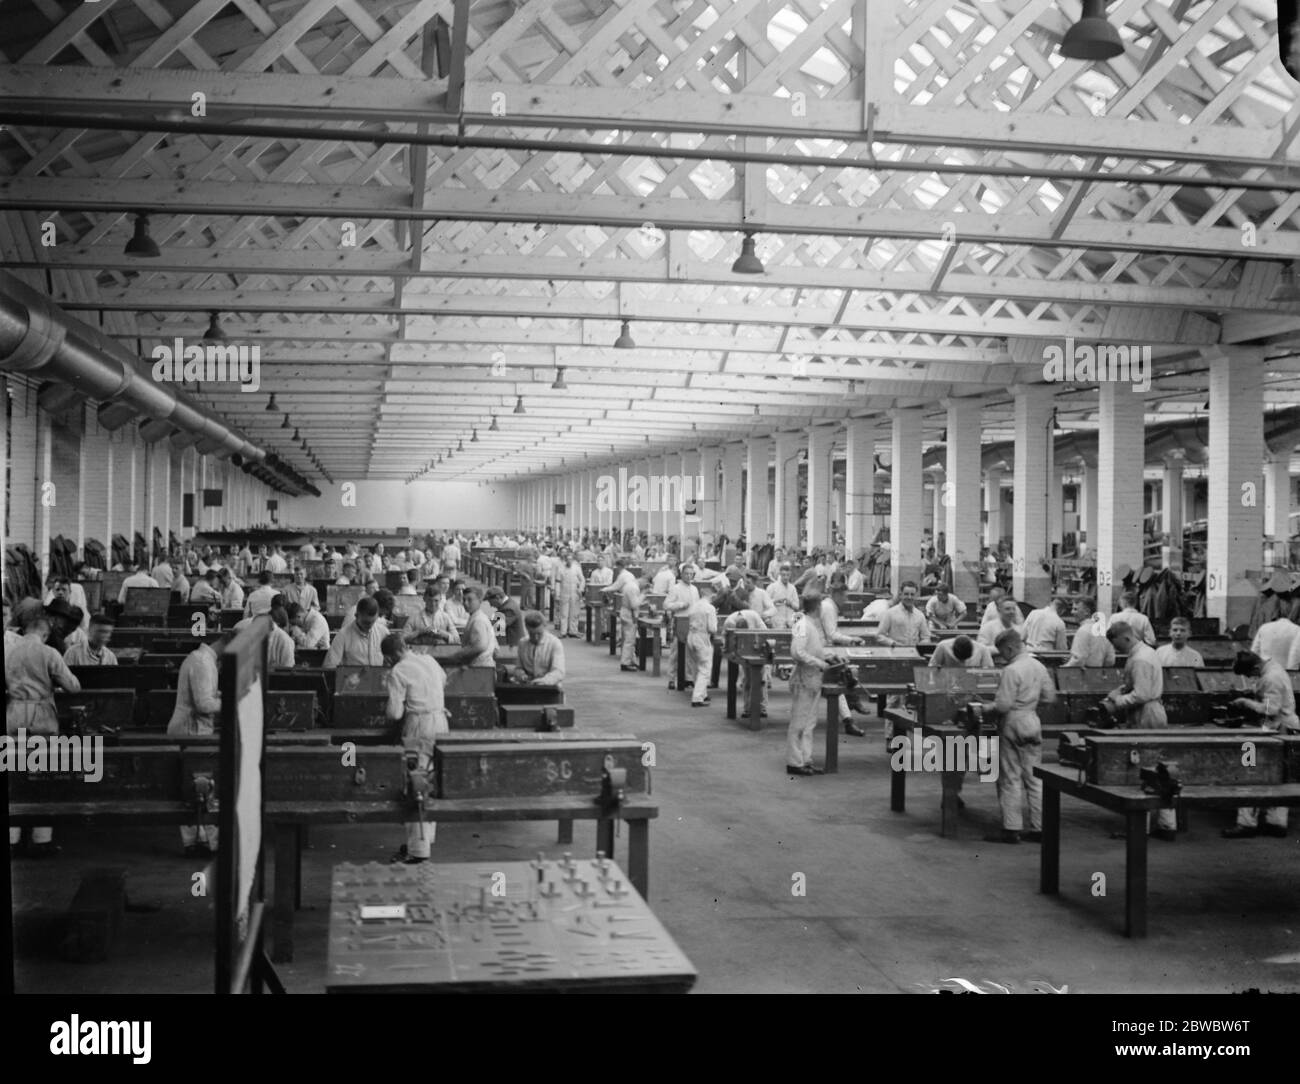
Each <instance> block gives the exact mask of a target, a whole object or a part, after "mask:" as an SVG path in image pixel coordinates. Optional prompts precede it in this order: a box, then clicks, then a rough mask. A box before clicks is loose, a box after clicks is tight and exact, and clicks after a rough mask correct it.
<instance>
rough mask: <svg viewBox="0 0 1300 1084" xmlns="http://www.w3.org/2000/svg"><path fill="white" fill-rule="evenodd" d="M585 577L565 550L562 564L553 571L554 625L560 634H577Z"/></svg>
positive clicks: (585, 587) (571, 552)
mask: <svg viewBox="0 0 1300 1084" xmlns="http://www.w3.org/2000/svg"><path fill="white" fill-rule="evenodd" d="M586 589H587V578H586V577H585V576H584V575H583V574H582V566H581V565H580V564H578V562H577V561H575V560H574V559H573V551H572V550H565V552H564V564H563V565H562V566H560V568H559V569H557V570H556V572H555V627H556V629H557V631H558V634H559V635H560V636H577V635H578V633H579V629H578V614H579V613H580V612H581V611H582V608H583V599H584V593H585V591H586Z"/></svg>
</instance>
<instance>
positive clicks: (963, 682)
mask: <svg viewBox="0 0 1300 1084" xmlns="http://www.w3.org/2000/svg"><path fill="white" fill-rule="evenodd" d="M912 680H913V682H914V683H915V685H916V692H915V693H909V694H908V705H909V706H910V707H913V708H914V710H915V711H916V718H917V722H918V723H920V724H921V725H923V726H927V725H928V726H934V725H936V724H939V723H950V722H952V720H953V719H954V718H955V717H956V715H957V713H958V712H959V711H960V710H961V709H962V708H964V707H965V706H966V705H967V704H969V703H970V702H971V701H972V700H983V701H986V702H988V703H992V702H993V697H994V696H995V695H996V694H997V691H998V684H999V682H1001V680H1002V671H1001V670H992V669H988V668H985V667H970V668H967V667H956V666H933V667H931V666H915V667H913V669H912Z"/></svg>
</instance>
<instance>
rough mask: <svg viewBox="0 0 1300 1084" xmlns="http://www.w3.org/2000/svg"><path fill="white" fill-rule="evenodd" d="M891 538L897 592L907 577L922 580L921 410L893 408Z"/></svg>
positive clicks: (893, 586)
mask: <svg viewBox="0 0 1300 1084" xmlns="http://www.w3.org/2000/svg"><path fill="white" fill-rule="evenodd" d="M889 413H890V417H891V419H892V423H893V424H892V429H891V441H890V464H889V467H890V498H889V542H890V546H891V550H892V552H891V566H890V589H891V591H892V592H893V593H894V594H895V595H897V594H898V592H899V591H900V589H901V586H902V584H903V582H904V581H905V580H913V581H915V582H916V583H918V584H919V583H920V582H921V568H922V566H921V535H922V530H921V524H922V521H923V520H924V517H925V513H924V507H925V505H924V503H923V502H924V497H925V494H924V489H923V487H924V484H925V476H924V473H923V471H922V469H921V423H922V418H921V411H920V409H919V408H917V407H909V408H907V409H904V410H891V411H890V412H889Z"/></svg>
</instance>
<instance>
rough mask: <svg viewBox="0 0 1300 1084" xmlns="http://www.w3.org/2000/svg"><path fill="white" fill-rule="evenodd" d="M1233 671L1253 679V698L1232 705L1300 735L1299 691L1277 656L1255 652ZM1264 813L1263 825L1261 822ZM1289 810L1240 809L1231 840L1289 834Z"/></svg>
mask: <svg viewBox="0 0 1300 1084" xmlns="http://www.w3.org/2000/svg"><path fill="white" fill-rule="evenodd" d="M1232 672H1233V673H1234V674H1240V675H1242V676H1244V677H1248V678H1251V679H1253V688H1252V689H1251V695H1250V696H1239V697H1238V698H1237V699H1236V700H1234V701H1233V702H1232V703H1233V704H1234V705H1235V706H1236V707H1240V708H1245V709H1246V710H1247V711H1251V712H1254V713H1255V714H1256V715H1258V716H1260V719H1259V725H1260V726H1265V727H1268V728H1269V729H1270V730H1276V731H1278V732H1279V733H1282V734H1300V717H1297V716H1296V710H1295V691H1294V689H1293V687H1292V685H1291V675H1290V674H1288V673H1287V672H1286V671H1285V670H1284V669H1282V664H1281V663H1280V662H1279V661H1278V659H1277V658H1276V656H1275V657H1274V658H1271V659H1262V658H1260V657H1259V656H1258V655H1256V654H1254V653H1253V652H1249V651H1243V652H1241V653H1239V654H1238V655H1237V661H1236V663H1235V664H1234V665H1233V668H1232ZM1261 814H1262V815H1263V816H1262V820H1263V823H1261ZM1286 822H1287V807H1286V806H1284V805H1278V806H1265V807H1261V808H1255V807H1254V806H1241V807H1240V808H1238V810H1237V823H1236V825H1234V826H1233V827H1232V828H1225V829H1224V830H1223V835H1224V837H1225V838H1227V839H1248V838H1250V837H1251V836H1255V835H1262V836H1278V837H1283V836H1285V835H1286Z"/></svg>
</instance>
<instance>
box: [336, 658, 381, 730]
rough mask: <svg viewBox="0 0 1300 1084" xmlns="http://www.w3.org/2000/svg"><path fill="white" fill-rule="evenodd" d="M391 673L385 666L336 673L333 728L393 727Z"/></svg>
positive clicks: (343, 668)
mask: <svg viewBox="0 0 1300 1084" xmlns="http://www.w3.org/2000/svg"><path fill="white" fill-rule="evenodd" d="M387 708H388V670H387V669H386V668H385V667H382V666H340V667H339V668H338V669H337V670H335V672H334V700H333V713H332V714H331V717H330V726H334V727H365V728H373V729H375V730H383V729H384V728H386V727H387V726H389V720H388V718H387V717H386V715H385V711H386V710H387Z"/></svg>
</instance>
